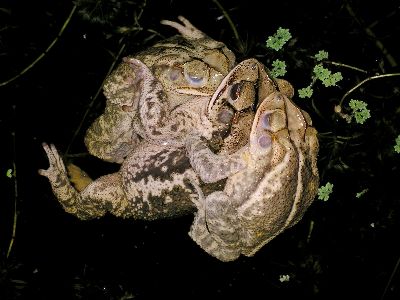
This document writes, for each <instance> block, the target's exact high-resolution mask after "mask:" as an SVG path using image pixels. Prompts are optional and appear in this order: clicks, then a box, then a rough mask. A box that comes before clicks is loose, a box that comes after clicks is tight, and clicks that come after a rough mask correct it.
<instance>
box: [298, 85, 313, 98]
mask: <svg viewBox="0 0 400 300" xmlns="http://www.w3.org/2000/svg"><path fill="white" fill-rule="evenodd" d="M312 94H313V89H312V88H311V86H310V85H309V86H308V87H305V88H302V89H299V97H300V98H311V96H312Z"/></svg>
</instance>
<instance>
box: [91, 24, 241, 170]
mask: <svg viewBox="0 0 400 300" xmlns="http://www.w3.org/2000/svg"><path fill="white" fill-rule="evenodd" d="M179 20H180V21H181V22H182V23H183V25H181V24H179V23H176V22H172V21H167V20H164V21H162V22H161V23H162V24H165V25H168V26H171V27H173V28H175V29H177V30H178V31H179V33H180V34H181V35H179V36H174V37H172V38H170V39H167V40H164V41H162V42H160V43H158V44H156V45H154V46H152V47H150V48H148V49H146V50H144V51H142V52H140V53H138V54H136V55H135V56H134V57H126V58H124V59H123V62H122V63H121V64H120V65H119V66H118V67H117V68H116V70H114V71H113V72H112V74H111V75H110V76H109V77H108V78H107V79H106V80H105V83H104V95H105V96H106V98H107V102H106V108H105V111H104V113H103V114H102V115H101V116H100V117H99V118H98V119H96V120H95V121H94V123H93V124H92V125H91V126H90V128H89V129H88V131H87V133H86V136H85V144H86V146H87V148H88V150H89V152H90V153H91V154H92V155H94V156H97V157H99V158H101V159H103V160H106V161H110V162H117V163H122V161H123V160H124V158H125V157H127V155H128V154H129V152H130V151H131V150H132V149H134V148H135V147H136V146H137V144H138V143H139V140H140V139H141V138H144V139H151V140H153V142H155V143H158V144H164V145H165V144H166V143H170V144H174V143H175V144H179V143H181V141H180V140H179V139H180V137H181V134H180V132H179V131H180V130H181V129H182V127H179V126H183V125H184V126H183V128H185V130H186V129H187V128H188V125H193V124H196V122H197V121H192V120H191V118H193V116H195V117H194V118H196V116H199V109H203V108H201V107H202V106H204V105H205V103H207V102H208V101H209V99H210V97H211V96H212V95H213V93H214V91H215V90H216V88H217V87H218V85H219V84H220V82H221V80H222V79H223V78H224V77H225V76H226V75H227V74H228V72H229V71H230V70H231V69H232V68H233V66H234V64H235V56H234V54H233V53H232V52H231V51H230V50H229V49H228V48H227V47H226V46H225V45H224V44H223V43H221V42H218V41H215V40H213V39H211V38H210V37H208V36H207V35H205V34H204V33H203V32H201V31H200V30H198V29H197V28H195V27H194V26H193V25H192V24H190V22H189V21H187V20H186V19H185V18H183V17H179ZM172 111H174V113H171V112H172ZM175 123H177V124H175ZM186 123H187V124H186ZM164 127H165V128H164ZM155 128H157V130H154V129H155ZM166 132H168V134H167V136H166ZM176 140H178V141H176ZM181 144H182V143H181Z"/></svg>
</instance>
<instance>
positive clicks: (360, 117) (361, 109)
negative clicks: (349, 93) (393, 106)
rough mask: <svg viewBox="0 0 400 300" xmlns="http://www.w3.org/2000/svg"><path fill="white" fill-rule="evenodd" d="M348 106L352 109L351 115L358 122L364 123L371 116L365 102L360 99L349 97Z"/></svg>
mask: <svg viewBox="0 0 400 300" xmlns="http://www.w3.org/2000/svg"><path fill="white" fill-rule="evenodd" d="M349 106H350V108H351V109H352V111H353V112H352V116H353V117H354V118H355V119H356V122H357V123H359V124H364V122H365V121H366V120H367V119H368V118H369V117H371V114H370V111H369V109H368V108H367V103H365V102H364V101H360V100H355V99H351V100H350V102H349Z"/></svg>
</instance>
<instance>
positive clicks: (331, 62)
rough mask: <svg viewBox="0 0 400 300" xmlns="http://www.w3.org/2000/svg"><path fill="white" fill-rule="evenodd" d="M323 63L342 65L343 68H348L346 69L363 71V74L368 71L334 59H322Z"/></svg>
mask: <svg viewBox="0 0 400 300" xmlns="http://www.w3.org/2000/svg"><path fill="white" fill-rule="evenodd" d="M324 63H327V64H330V65H334V66H339V67H343V68H348V69H351V70H355V71H358V72H361V73H364V74H367V73H368V71H366V70H363V69H360V68H357V67H354V66H351V65H347V64H343V63H339V62H335V61H330V60H327V61H324Z"/></svg>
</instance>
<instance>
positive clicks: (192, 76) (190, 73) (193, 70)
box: [183, 60, 209, 87]
mask: <svg viewBox="0 0 400 300" xmlns="http://www.w3.org/2000/svg"><path fill="white" fill-rule="evenodd" d="M183 73H184V75H185V79H186V81H187V82H188V83H189V85H190V86H192V87H203V86H205V85H206V84H207V82H208V77H209V67H208V66H207V65H206V64H205V63H204V62H202V61H200V60H192V61H189V62H186V63H185V64H184V66H183Z"/></svg>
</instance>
